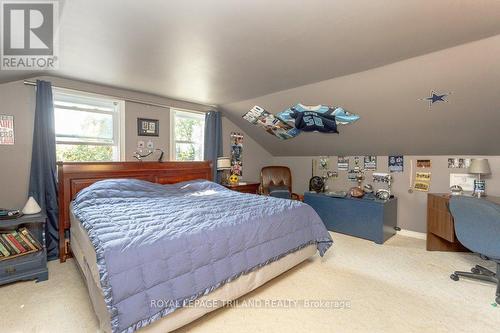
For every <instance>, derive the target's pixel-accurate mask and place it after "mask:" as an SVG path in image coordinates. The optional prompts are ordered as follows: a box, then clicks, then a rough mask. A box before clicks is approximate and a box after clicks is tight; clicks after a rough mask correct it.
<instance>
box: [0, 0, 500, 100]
mask: <svg viewBox="0 0 500 333" xmlns="http://www.w3.org/2000/svg"><path fill="white" fill-rule="evenodd" d="M61 7H62V8H61V9H62V10H61V19H60V21H61V26H60V36H61V42H60V61H61V66H60V70H58V71H56V72H51V73H46V74H50V75H55V76H61V77H67V78H74V79H78V80H83V81H88V82H97V83H100V84H105V85H110V86H116V87H121V88H126V89H131V90H136V91H143V92H147V93H153V94H157V95H161V96H168V97H173V98H177V99H185V100H190V101H197V102H201V103H208V104H226V103H229V102H235V101H241V100H245V99H249V98H252V97H257V96H261V95H265V94H269V93H271V92H275V91H280V90H284V89H289V88H293V87H297V86H301V85H304V84H308V83H312V82H317V81H321V80H326V79H330V78H334V77H339V76H342V75H347V74H351V73H356V72H360V71H363V70H367V69H370V68H374V67H379V66H382V65H386V64H389V63H393V62H396V61H399V60H402V59H406V58H410V57H414V56H418V55H422V54H426V53H429V52H432V51H436V50H439V49H444V48H448V47H451V46H455V45H459V44H463V43H466V42H470V41H474V40H478V39H481V38H485V37H489V36H493V35H497V34H499V33H500V1H496V0H489V1H486V0H474V1H472V0H469V1H465V0H462V1H459V0H439V1H436V0H404V1H394V0H378V1H374V0H335V1H334V0H323V1H320V0H273V1H269V0H267V1H264V0H240V1H234V0H211V1H207V0H198V1H196V0H182V1H181V0H177V1H161V0H149V1H137V0H114V1H111V0H109V1H102V0H100V1H99V0H68V1H65V2H64V3H63V5H62V6H61ZM39 74H40V73H39V72H7V71H0V82H6V81H11V80H15V79H21V78H26V77H29V76H34V75H39Z"/></svg>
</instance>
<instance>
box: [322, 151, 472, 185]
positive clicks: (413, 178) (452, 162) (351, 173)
mask: <svg viewBox="0 0 500 333" xmlns="http://www.w3.org/2000/svg"><path fill="white" fill-rule="evenodd" d="M324 159H326V157H321V159H320V161H321V160H324ZM350 159H352V160H353V161H352V162H353V167H350ZM447 163H448V168H449V169H467V168H468V167H469V166H470V163H471V160H470V159H468V158H448V162H447ZM322 164H324V165H326V164H327V162H322ZM414 167H416V170H415V171H414V170H413V168H414ZM431 168H432V162H431V160H430V159H417V160H416V162H415V163H414V161H413V160H411V161H410V189H414V190H415V191H420V192H428V191H429V190H430V186H431V178H432V173H431V172H430V170H429V169H431ZM337 169H338V171H347V172H348V173H347V176H348V179H349V180H351V181H356V173H357V172H358V171H359V170H363V171H376V169H377V156H370V155H368V156H361V157H360V156H354V157H348V156H339V157H338V161H337ZM388 169H389V172H391V173H394V172H403V171H404V156H403V155H391V156H389V157H388ZM467 176H470V175H468V174H451V175H450V179H459V180H460V181H462V182H463V183H464V184H465V182H466V180H467V188H468V187H470V184H469V183H470V180H469V178H470V177H467ZM465 178H467V179H466V180H464V179H465ZM450 184H451V185H453V184H452V181H451V180H450Z"/></svg>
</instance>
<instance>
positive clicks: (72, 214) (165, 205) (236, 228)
mask: <svg viewBox="0 0 500 333" xmlns="http://www.w3.org/2000/svg"><path fill="white" fill-rule="evenodd" d="M210 170H211V167H210V164H209V163H208V162H187V163H185V162H166V163H153V162H151V163H149V162H143V163H137V162H119V163H105V164H101V163H76V164H75V163H69V164H68V163H64V164H59V170H58V172H59V182H60V188H59V191H60V216H61V217H62V218H61V219H60V235H63V237H61V239H60V241H61V245H60V249H62V252H61V261H64V260H66V258H68V257H70V256H74V258H75V262H76V263H77V266H78V268H79V269H80V271H81V273H82V276H83V279H84V281H85V283H86V285H87V288H88V290H89V295H90V299H91V301H92V304H93V307H94V310H95V313H96V316H97V318H98V320H99V323H100V326H101V329H102V330H103V331H105V332H134V331H139V332H147V333H150V332H168V331H171V330H174V329H176V328H179V327H181V326H183V325H185V324H187V323H189V322H191V321H193V320H195V319H197V318H199V317H200V316H202V315H204V314H205V313H208V312H210V311H212V310H215V309H216V308H218V307H220V306H223V305H224V303H225V302H228V301H231V300H234V299H236V298H238V297H240V296H242V295H244V294H246V293H248V292H250V291H252V290H253V289H255V288H257V287H259V286H261V285H262V284H264V283H266V282H267V281H269V280H270V279H272V278H274V277H276V276H278V275H280V274H281V273H283V272H285V271H286V270H288V269H290V268H291V267H293V266H295V265H297V264H298V263H300V262H302V261H304V260H305V259H307V258H308V257H310V256H312V255H314V254H315V253H316V252H317V251H318V250H319V252H320V254H321V255H322V254H324V252H325V251H326V250H327V249H328V247H329V246H330V245H331V243H332V241H331V238H330V235H329V234H328V232H327V231H326V229H325V228H324V225H323V224H322V222H321V220H320V219H319V217H318V216H317V214H316V213H315V212H314V210H312V208H310V207H309V206H307V205H305V204H302V203H300V202H296V201H290V200H285V199H276V198H270V197H264V196H257V195H251V194H243V193H237V192H233V191H230V190H228V189H226V188H224V187H222V186H220V185H218V184H215V183H212V182H210V175H211V171H210ZM68 236H69V237H68Z"/></svg>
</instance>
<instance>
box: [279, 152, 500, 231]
mask: <svg viewBox="0 0 500 333" xmlns="http://www.w3.org/2000/svg"><path fill="white" fill-rule="evenodd" d="M448 157H464V158H468V157H469V158H470V157H474V156H455V155H452V156H405V160H404V172H402V173H399V172H395V173H393V176H394V184H393V186H392V189H393V194H394V195H396V196H397V197H398V226H399V227H401V228H402V229H407V230H412V231H417V232H426V213H427V210H426V207H427V193H426V192H418V191H413V193H412V194H410V193H408V188H409V183H410V180H409V178H410V160H412V159H413V172H415V171H422V172H431V186H430V190H429V192H434V193H448V192H449V187H450V185H449V180H450V176H449V175H450V173H467V170H465V169H448ZM475 157H476V158H481V157H484V158H488V160H489V162H490V167H491V172H492V174H491V175H489V176H487V177H485V180H486V191H487V193H488V194H489V195H495V196H500V156H475ZM361 158H362V157H361ZM312 159H316V160H318V157H317V156H316V157H313V156H307V157H306V156H303V157H295V156H286V157H285V156H284V157H274V159H273V163H274V164H276V165H287V166H288V167H290V168H291V170H292V176H293V190H294V191H295V192H297V193H303V192H304V191H307V190H308V187H309V179H310V178H311V161H312ZM417 159H430V160H431V166H432V167H431V168H430V169H417V168H416V161H417ZM349 162H350V166H351V167H353V166H354V162H353V157H350V159H349ZM361 163H362V160H361ZM387 165H388V157H387V156H378V158H377V170H376V171H377V172H388V166H387ZM329 169H330V170H337V156H330V168H329ZM315 174H316V175H321V174H322V173H321V172H320V171H318V170H316V171H315ZM366 183H372V184H373V185H374V187H375V188H376V189H378V188H385V186H384V184H382V185H380V184H376V183H373V182H372V177H371V172H366V180H365V181H364V184H366ZM328 185H329V188H330V190H331V191H335V190H345V191H347V190H348V189H349V188H351V187H353V186H356V183H355V182H350V181H348V180H347V172H346V171H340V172H339V178H338V179H330V180H329V181H328Z"/></svg>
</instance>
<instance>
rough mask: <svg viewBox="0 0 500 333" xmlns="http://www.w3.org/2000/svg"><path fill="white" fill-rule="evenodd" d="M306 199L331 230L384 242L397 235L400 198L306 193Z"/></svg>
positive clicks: (380, 242) (378, 242) (379, 242)
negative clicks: (364, 197)
mask: <svg viewBox="0 0 500 333" xmlns="http://www.w3.org/2000/svg"><path fill="white" fill-rule="evenodd" d="M304 202H305V203H306V204H308V205H310V206H311V207H312V208H314V210H315V211H316V213H318V215H319V216H320V217H321V219H322V220H323V223H324V224H325V226H326V228H327V229H328V230H331V231H335V232H340V233H343V234H347V235H351V236H355V237H360V238H364V239H369V240H372V241H374V242H375V243H377V244H383V243H384V242H385V241H386V240H387V239H389V238H390V237H392V236H393V235H395V234H396V230H395V227H396V225H397V220H398V202H397V199H396V198H393V199H390V200H387V201H382V200H378V199H374V198H371V199H368V198H366V199H358V198H352V197H345V198H336V197H329V196H326V195H324V194H322V193H311V192H306V193H304Z"/></svg>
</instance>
